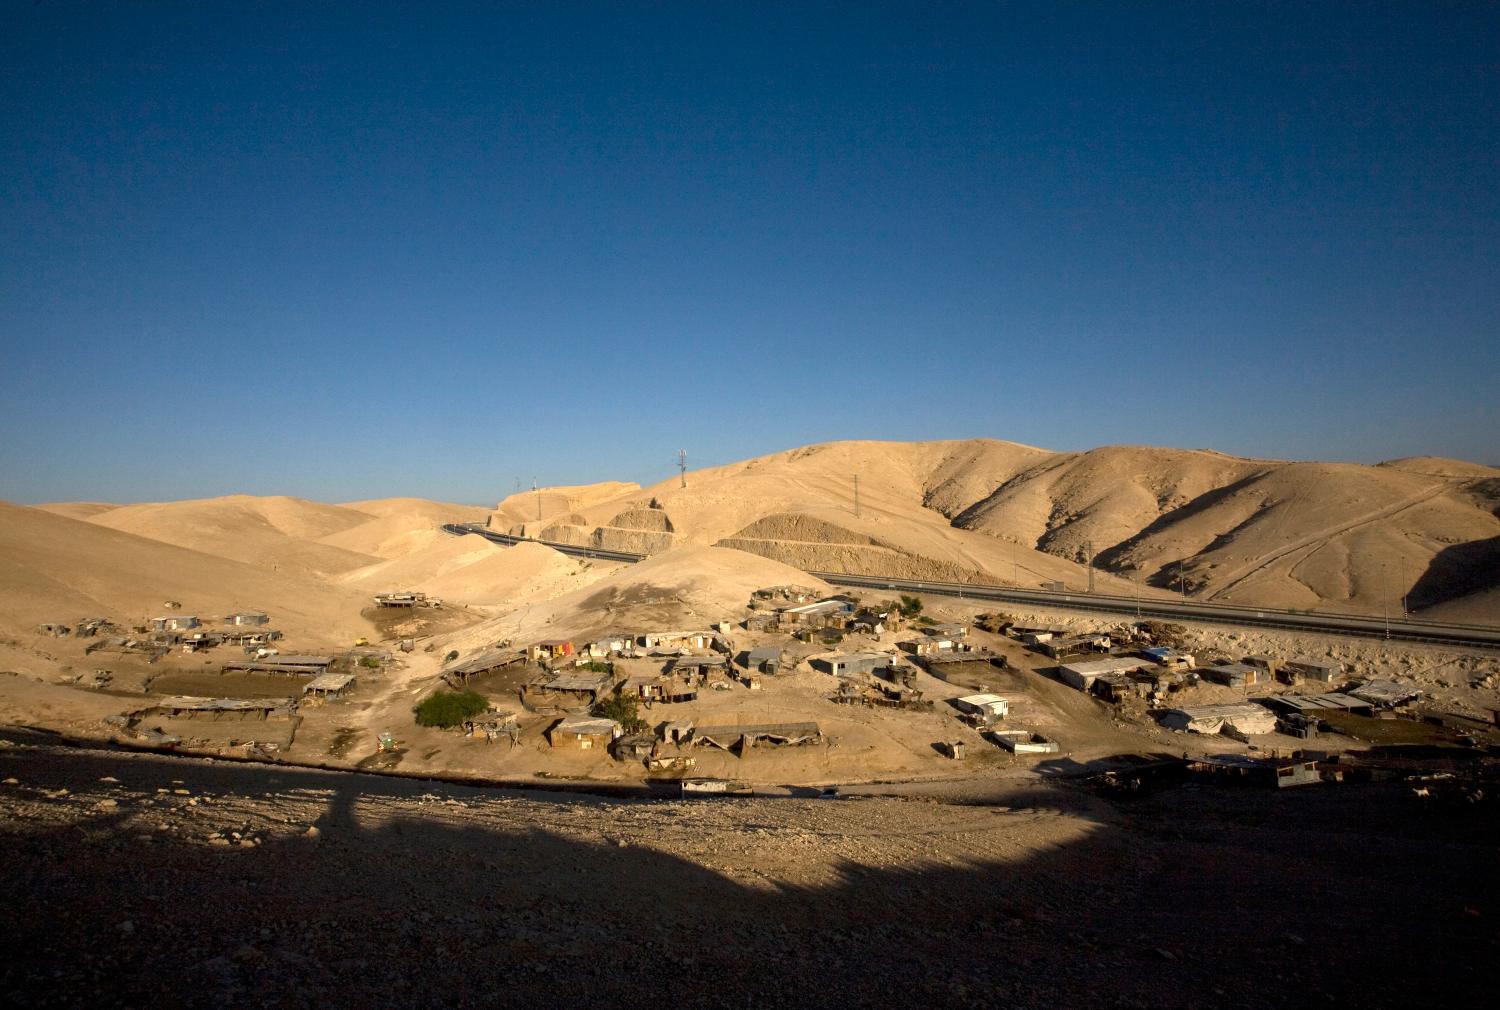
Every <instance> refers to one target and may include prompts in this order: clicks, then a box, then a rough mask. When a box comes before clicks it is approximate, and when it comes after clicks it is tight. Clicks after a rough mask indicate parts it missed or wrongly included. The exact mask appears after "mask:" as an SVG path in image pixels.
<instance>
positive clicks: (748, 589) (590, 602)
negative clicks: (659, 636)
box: [452, 545, 834, 650]
mask: <svg viewBox="0 0 1500 1010" xmlns="http://www.w3.org/2000/svg"><path fill="white" fill-rule="evenodd" d="M522 546H534V547H537V548H539V549H543V550H545V548H541V547H540V545H522ZM505 549H506V548H502V550H505ZM515 549H519V548H515ZM778 585H798V586H806V587H809V588H814V589H823V590H825V591H827V592H830V593H831V592H833V591H834V590H833V587H831V586H828V585H827V584H826V583H824V582H822V581H820V580H818V579H814V578H812V577H811V576H809V575H808V574H807V573H805V572H803V571H800V570H798V569H796V568H792V567H790V566H788V565H784V564H781V563H780V562H777V561H772V560H769V559H767V558H762V557H757V556H756V555H754V554H746V553H744V552H743V551H736V550H730V549H727V548H723V547H704V546H693V545H690V546H685V547H680V548H677V549H676V550H673V551H671V552H670V553H666V554H662V555H659V556H656V557H651V558H647V559H646V560H645V561H642V562H640V563H638V564H633V565H623V566H620V567H618V568H616V569H614V570H612V571H609V572H608V574H605V575H604V576H603V577H602V578H600V579H598V581H596V582H594V583H593V584H592V585H587V586H584V587H581V588H578V589H573V590H571V591H569V592H566V593H563V594H561V595H559V596H556V597H554V598H552V599H538V600H537V601H536V602H535V603H533V604H531V605H528V606H525V607H520V608H517V609H516V610H513V611H511V612H509V613H507V614H505V615H503V616H501V617H499V618H496V619H494V620H491V621H486V622H485V623H483V624H480V625H476V626H475V627H473V628H470V629H468V630H466V631H464V632H461V633H459V634H458V635H457V636H455V637H454V638H453V640H452V641H453V643H454V644H457V645H459V646H460V647H461V648H464V649H466V650H467V649H473V648H478V647H482V646H484V645H486V644H488V643H490V642H493V641H495V640H498V639H506V638H509V639H514V640H517V641H523V640H526V639H534V638H538V637H556V636H564V637H571V638H574V639H575V640H578V641H587V640H588V639H589V638H591V637H592V636H595V635H599V634H605V633H608V632H611V631H617V630H620V629H623V628H644V629H649V628H652V627H656V628H663V629H664V628H665V627H668V626H670V627H691V628H706V627H707V626H708V625H710V624H712V623H714V622H717V621H721V620H729V619H733V618H738V617H739V616H740V615H742V614H743V613H744V606H745V601H746V600H748V599H749V598H750V594H751V593H753V592H754V591H755V590H757V589H761V588H764V587H766V586H778ZM684 622H686V623H684Z"/></svg>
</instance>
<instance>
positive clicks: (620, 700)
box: [594, 691, 651, 733]
mask: <svg viewBox="0 0 1500 1010" xmlns="http://www.w3.org/2000/svg"><path fill="white" fill-rule="evenodd" d="M594 714H595V715H597V716H602V717H604V718H605V719H613V720H614V721H615V722H617V723H619V724H620V727H621V728H622V729H624V730H625V732H626V733H644V732H646V730H648V729H650V728H651V725H650V723H648V722H646V720H645V719H642V718H641V715H640V711H639V709H638V707H637V705H636V700H635V696H634V695H629V694H620V693H619V692H618V691H617V692H615V693H614V694H612V695H610V696H609V697H608V698H605V699H604V700H603V701H601V702H599V703H598V704H596V705H595V706H594Z"/></svg>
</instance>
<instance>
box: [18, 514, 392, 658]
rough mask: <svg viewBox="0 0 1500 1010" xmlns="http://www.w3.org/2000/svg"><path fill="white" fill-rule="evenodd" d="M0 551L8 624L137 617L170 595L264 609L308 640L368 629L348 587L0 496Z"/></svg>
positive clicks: (201, 609)
mask: <svg viewBox="0 0 1500 1010" xmlns="http://www.w3.org/2000/svg"><path fill="white" fill-rule="evenodd" d="M0 557H3V558H4V563H3V564H0V627H3V628H4V629H5V630H6V631H7V632H10V633H14V634H24V635H29V633H30V632H31V630H32V629H33V627H34V626H35V625H36V624H38V623H40V622H43V621H61V622H64V623H72V622H74V621H76V620H78V619H79V618H83V617H110V618H112V619H115V620H117V621H120V622H122V623H130V624H134V623H138V622H139V621H141V620H142V618H144V617H147V616H151V615H155V614H158V613H161V610H162V604H163V603H164V602H165V601H167V600H173V601H177V602H180V603H181V604H182V605H183V609H184V612H185V613H195V614H203V615H205V616H207V615H213V616H218V615H222V614H225V613H229V612H232V611H235V610H241V609H249V608H253V609H259V610H265V611H268V612H270V613H271V614H272V616H273V620H274V622H275V624H276V626H277V627H278V628H281V629H283V630H285V631H287V632H288V634H289V635H291V634H296V635H297V636H298V638H299V640H306V641H311V642H330V641H345V640H352V639H353V638H354V637H355V636H357V635H359V634H363V633H365V631H367V630H368V628H367V626H366V625H364V623H363V622H362V621H361V620H360V618H359V609H360V606H361V605H362V602H361V599H362V594H358V593H356V592H355V591H354V590H349V589H341V588H337V587H334V586H330V585H328V584H327V583H324V582H320V581H316V580H313V579H308V578H303V577H300V576H296V575H292V574H289V573H281V574H275V573H271V572H268V571H266V570H264V569H262V568H258V567H255V566H253V565H247V564H244V563H242V562H238V561H231V560H229V559H226V558H220V557H214V556H212V555H209V554H204V553H201V552H198V551H192V550H188V549H186V548H182V547H176V546H173V545H170V544H164V543H160V542H158V541H155V540H149V539H147V538H145V537H141V536H136V535H135V534H131V533H124V532H121V531H118V530H113V529H109V528H107V527H104V526H100V525H98V524H95V523H91V522H84V521H81V520H77V519H69V518H66V517H64V516H59V515H54V514H51V513H48V512H43V511H41V510H40V509H32V508H25V507H23V506H19V505H11V504H8V503H4V502H0ZM303 636H305V638H304V637H303Z"/></svg>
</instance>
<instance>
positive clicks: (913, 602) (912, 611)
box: [901, 594, 922, 620]
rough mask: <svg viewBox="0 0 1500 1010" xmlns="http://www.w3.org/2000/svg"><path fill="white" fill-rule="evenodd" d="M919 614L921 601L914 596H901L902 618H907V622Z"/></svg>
mask: <svg viewBox="0 0 1500 1010" xmlns="http://www.w3.org/2000/svg"><path fill="white" fill-rule="evenodd" d="M921 612H922V601H921V600H919V599H918V598H917V597H915V596H907V595H905V594H903V595H902V597H901V616H902V617H905V618H907V619H908V620H909V619H911V618H913V617H916V616H917V615H918V614H920V613H921Z"/></svg>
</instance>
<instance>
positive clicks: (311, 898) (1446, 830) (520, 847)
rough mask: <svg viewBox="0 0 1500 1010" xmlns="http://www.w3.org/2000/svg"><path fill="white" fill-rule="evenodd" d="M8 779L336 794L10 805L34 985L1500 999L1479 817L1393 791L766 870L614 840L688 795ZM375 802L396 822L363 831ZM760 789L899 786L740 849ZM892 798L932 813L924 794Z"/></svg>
mask: <svg viewBox="0 0 1500 1010" xmlns="http://www.w3.org/2000/svg"><path fill="white" fill-rule="evenodd" d="M0 775H7V776H8V775H16V776H19V777H20V778H21V779H22V780H23V781H24V782H25V783H28V784H35V785H36V786H37V787H42V786H46V787H48V788H53V789H56V788H59V787H67V788H70V789H72V790H73V792H74V793H75V794H76V793H79V792H82V791H84V790H87V789H89V788H90V787H94V788H97V786H96V785H94V784H96V783H97V782H98V781H99V779H100V778H101V777H103V776H109V775H119V776H121V777H122V778H128V779H129V782H130V783H131V785H132V787H133V788H136V789H137V790H142V791H146V792H154V790H155V789H156V788H169V787H171V786H173V785H175V782H176V780H181V782H182V783H183V784H184V785H185V787H186V788H188V789H190V790H191V791H192V792H193V794H194V795H199V794H203V795H209V794H213V795H215V796H219V797H223V798H222V799H218V800H216V801H215V802H216V803H222V804H229V805H231V806H232V804H233V802H234V799H233V798H234V797H235V796H240V797H254V798H260V797H264V796H266V795H267V794H270V793H273V792H275V791H277V790H282V791H285V790H287V789H289V788H292V787H295V789H297V790H300V791H303V792H304V793H305V792H307V791H316V792H317V794H318V796H319V798H318V799H317V800H315V801H314V802H316V803H318V804H321V814H320V816H319V817H318V822H317V823H318V826H319V828H320V832H321V835H320V838H319V839H318V840H316V841H310V840H308V839H305V838H302V837H297V836H294V835H291V834H288V835H287V837H284V838H282V839H280V840H276V839H275V838H271V839H269V840H267V841H266V842H265V843H264V844H263V845H262V846H261V847H259V848H255V849H239V848H212V847H209V846H208V845H205V844H203V842H202V840H201V838H200V839H194V840H186V839H164V838H163V839H157V840H154V841H152V842H149V843H147V842H142V841H140V839H139V838H138V834H139V829H138V827H137V828H131V829H130V830H129V831H126V830H125V829H124V824H125V822H126V819H127V817H128V816H129V815H128V812H127V811H126V810H125V809H124V808H122V809H121V810H120V811H119V812H113V811H111V812H109V813H107V814H96V815H94V816H91V817H88V818H82V819H80V818H77V817H74V818H71V819H69V818H47V817H41V816H38V817H37V818H36V819H34V820H31V821H15V820H12V821H8V822H6V823H3V824H0V846H3V849H0V856H3V858H0V887H3V893H4V894H5V895H6V915H5V917H4V920H3V923H4V924H3V926H0V939H3V942H4V945H5V950H6V957H5V963H4V967H3V968H0V993H3V994H4V996H5V997H6V998H8V1000H9V1001H11V1002H12V1003H15V1002H16V1001H17V1000H18V999H19V998H20V997H21V996H22V994H26V1001H27V1004H28V1005H30V1006H48V1005H59V1006H61V1005H68V1006H78V1005H89V1006H116V1005H130V1006H161V1007H178V1006H181V1007H190V1006H191V1007H198V1006H202V1007H209V1006H212V1007H224V1006H267V1007H306V1006H319V1005H321V1006H339V1007H343V1006H360V1007H374V1008H383V1007H393V1006H400V1007H404V1006H420V1007H429V1006H494V1005H519V1006H528V1007H552V1006H564V1005H567V1006H577V1005H579V1004H585V1003H589V1004H592V1003H597V1004H599V1005H602V1006H612V1005H626V1006H633V1005H641V1004H646V1003H661V1004H667V1005H671V1006H674V1007H697V1006H712V1007H742V1006H744V1007H760V1006H840V1007H851V1006H903V1007H918V1006H932V1005H938V1004H944V1005H954V1006H969V1005H974V1006H980V1005H1004V1006H1027V1007H1076V1006H1151V1007H1201V1006H1215V1007H1256V1008H1264V1007H1283V1006H1285V1007H1292V1006H1296V1007H1303V1006H1308V1005H1328V1006H1348V1005H1352V1004H1355V1003H1356V1002H1357V1003H1359V1004H1360V1005H1364V1006H1395V1005H1411V1004H1416V1005H1430V1004H1431V1003H1433V1002H1434V1001H1435V1000H1437V999H1439V998H1442V999H1462V998H1464V997H1468V998H1470V999H1475V1000H1477V999H1480V998H1483V997H1485V996H1487V995H1489V994H1490V993H1492V991H1493V986H1494V983H1495V981H1496V974H1497V972H1496V968H1495V964H1496V955H1497V953H1500V950H1497V932H1496V925H1495V922H1496V915H1497V914H1500V907H1497V903H1496V899H1497V890H1500V888H1497V875H1496V873H1495V865H1496V864H1495V855H1496V847H1495V838H1496V834H1495V831H1494V829H1495V823H1494V818H1493V816H1492V814H1491V812H1490V811H1489V809H1488V808H1470V809H1456V808H1455V809H1449V808H1441V809H1436V810H1434V811H1433V812H1431V813H1427V814H1424V815H1421V816H1416V815H1414V814H1415V812H1416V811H1417V810H1419V809H1426V808H1419V807H1417V806H1416V805H1415V804H1414V803H1413V802H1412V801H1410V800H1409V799H1403V798H1402V796H1401V795H1398V794H1396V793H1393V792H1390V791H1388V790H1380V789H1376V788H1373V787H1370V788H1364V787H1359V788H1344V789H1338V788H1334V787H1328V788H1326V789H1324V788H1309V789H1304V790H1300V791H1284V792H1281V793H1276V792H1259V791H1254V790H1239V791H1234V792H1233V793H1219V792H1214V791H1210V790H1175V791H1172V792H1171V793H1164V794H1162V795H1160V796H1153V797H1150V798H1146V799H1142V800H1138V801H1135V802H1133V803H1131V804H1129V805H1128V806H1109V805H1106V804H1102V803H1093V804H1080V803H1079V802H1078V801H1077V796H1076V794H1070V792H1069V791H1068V790H1064V789H1058V790H1057V796H1058V797H1059V803H1060V808H1061V809H1065V810H1067V811H1068V812H1069V813H1071V814H1074V815H1076V814H1077V813H1078V811H1079V810H1081V809H1091V808H1092V809H1103V811H1104V812H1103V813H1102V814H1100V815H1098V816H1097V817H1096V820H1097V822H1098V823H1097V824H1096V825H1095V830H1093V831H1092V832H1090V833H1089V834H1088V835H1087V836H1086V837H1085V838H1084V839H1083V840H1081V841H1078V842H1076V843H1074V844H1071V845H1067V846H1061V847H1059V846H1055V845H1044V846H1037V847H1036V849H1035V851H1033V854H1032V855H1031V856H1029V857H1028V858H1026V859H1023V860H1020V861H1016V862H1001V863H993V864H986V865H947V866H934V865H931V864H927V865H922V866H916V865H914V866H912V867H911V868H910V869H906V870H890V869H878V868H871V867H868V866H864V865H858V864H856V863H848V864H847V865H845V866H844V867H843V869H842V873H841V878H840V880H839V881H838V882H836V883H834V884H831V885H827V886H817V887H805V886H782V887H759V886H749V885H746V884H742V883H739V882H736V881H735V880H733V879H730V878H728V877H726V876H724V875H721V874H720V873H719V872H717V871H715V870H713V869H709V868H705V867H704V866H701V865H699V864H697V863H695V862H691V861H687V860H684V859H679V858H676V857H674V856H671V855H667V854H664V853H662V852H660V851H657V850H655V849H652V848H648V847H645V846H640V845H628V846H624V847H622V846H620V845H619V844H616V843H614V842H611V841H610V840H609V837H608V836H609V827H610V825H611V823H612V822H613V821H614V820H615V819H617V818H621V817H624V816H626V815H629V816H632V817H636V818H637V819H639V817H640V816H641V814H642V810H643V808H647V809H650V810H652V811H658V812H660V814H661V816H662V817H663V818H666V817H667V816H668V812H667V808H668V807H671V808H672V809H673V810H674V811H675V812H673V813H672V814H671V815H670V816H671V817H673V818H675V820H674V821H673V825H674V827H673V830H676V831H689V832H690V831H692V830H693V819H694V817H695V816H697V811H699V810H702V809H704V808H702V807H694V806H691V805H684V804H670V805H666V804H657V805H655V806H653V805H652V804H651V803H650V801H620V800H606V799H601V798H592V797H564V796H557V797H554V798H552V799H551V800H550V801H548V802H539V797H538V796H537V795H535V794H533V795H530V796H527V797H524V800H525V801H526V802H528V803H533V802H535V803H537V804H538V807H539V809H538V812H537V814H536V816H535V817H533V818H531V820H530V821H529V822H528V826H527V827H526V828H524V829H520V830H511V829H499V828H496V827H494V826H473V827H471V826H465V825H463V824H459V823H445V822H441V821H439V820H438V819H435V818H433V817H432V816H430V815H429V814H428V813H426V812H424V811H423V810H422V809H421V808H419V807H418V797H419V796H420V795H422V794H423V793H424V792H427V791H428V790H436V791H438V792H443V791H444V790H445V789H446V792H447V794H449V795H454V794H461V795H463V796H466V797H474V796H482V795H483V794H482V793H481V792H480V791H478V790H463V789H462V788H461V787H441V786H433V785H431V784H424V783H421V782H410V781H401V780H390V779H382V778H379V777H375V776H366V775H351V774H339V773H331V772H330V773H324V772H316V771H297V772H295V773H294V772H291V771H286V770H282V769H278V768H275V767H265V766H250V765H226V764H220V763H205V762H198V761H192V760H183V759H173V758H152V759H148V760H144V761H141V762H139V763H137V764H132V765H131V766H130V767H129V769H128V771H122V770H121V767H120V763H119V759H118V758H117V757H114V756H112V755H109V754H108V753H104V752H98V751H84V750H77V751H69V750H63V749H54V748H45V749H44V748H37V749H33V748H29V747H11V748H5V749H0ZM10 788H15V787H10ZM1409 792H1410V790H1403V793H1409ZM324 793H326V795H324ZM510 795H512V796H515V794H510ZM1042 795H1043V796H1045V794H1042ZM372 801H380V802H381V804H382V807H381V808H382V809H387V810H392V811H396V812H395V813H393V814H391V815H389V816H386V817H384V818H383V819H379V823H372V819H371V818H370V817H369V816H368V815H366V814H365V813H364V811H365V810H366V809H367V806H368V805H369V804H371V803H372ZM706 802H713V801H706ZM722 802H727V803H740V802H742V801H722ZM771 802H775V803H779V804H783V805H790V806H792V807H794V808H796V809H801V810H805V811H806V814H807V816H808V817H810V818H811V817H813V816H814V815H815V814H821V812H822V811H825V810H827V809H829V808H830V807H838V808H842V807H845V806H847V807H848V808H849V809H850V810H851V811H854V810H856V809H857V807H858V805H859V804H861V803H864V802H882V803H896V802H898V801H853V800H850V801H834V802H832V803H830V802H828V801H821V800H798V799H791V800H780V801H766V800H757V801H747V802H746V803H745V806H744V807H743V808H742V809H744V810H745V811H746V819H747V827H746V831H745V833H744V836H743V837H742V838H739V839H738V842H739V843H741V844H754V843H755V838H756V835H755V834H754V832H752V831H750V830H749V828H750V827H753V824H751V823H748V822H751V821H753V820H754V817H755V815H756V811H757V810H764V809H765V808H764V807H761V808H757V807H755V806H754V804H756V803H762V804H764V803H771ZM1025 802H1028V803H1032V804H1035V803H1037V802H1038V800H1037V794H1028V798H1027V799H1026V800H1025ZM1041 802H1044V803H1045V802H1046V801H1045V798H1044V799H1043V800H1042V801H1041ZM578 805H586V806H587V807H588V808H589V810H590V811H591V816H596V817H597V821H598V824H599V827H600V830H601V836H600V841H599V842H598V843H597V844H594V843H585V842H580V841H578V840H577V838H576V837H563V836H562V835H560V834H559V833H557V832H556V831H555V830H549V824H548V813H549V811H557V812H563V811H568V810H576V809H577V807H578ZM42 809H46V808H45V807H44V808H42ZM216 809H218V808H217V807H216ZM357 809H358V810H359V812H360V813H359V816H357V815H356V810H357ZM778 809H780V808H778ZM902 809H903V810H909V814H905V813H903V814H902V817H903V818H905V819H906V820H907V821H908V822H909V823H919V822H920V820H921V818H922V817H923V816H924V811H927V812H929V816H930V811H931V810H932V807H931V806H930V805H928V804H925V803H919V802H908V803H906V804H903V807H902ZM995 816H996V817H1000V816H1004V814H1003V813H1002V812H1000V811H998V810H997V811H996V812H995ZM1018 823H1020V822H1019V821H1018ZM717 830H719V831H720V832H722V831H723V830H724V829H723V828H722V826H721V827H719V828H718V829H717ZM289 831H290V829H289ZM914 862H915V861H914ZM127 921H128V922H129V923H130V924H131V925H130V927H125V926H124V925H123V924H124V923H125V922H127Z"/></svg>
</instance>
